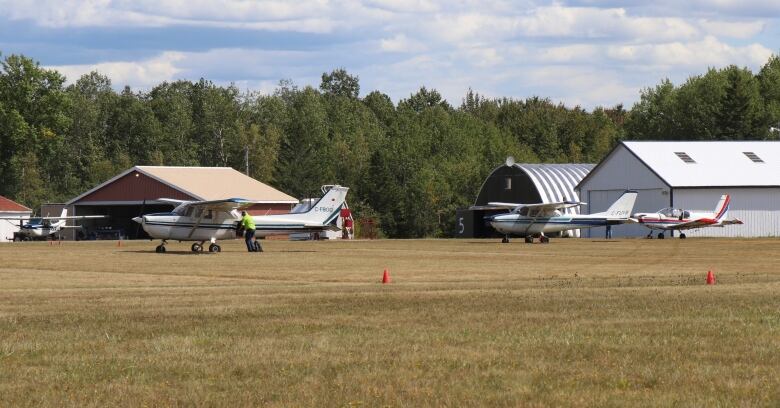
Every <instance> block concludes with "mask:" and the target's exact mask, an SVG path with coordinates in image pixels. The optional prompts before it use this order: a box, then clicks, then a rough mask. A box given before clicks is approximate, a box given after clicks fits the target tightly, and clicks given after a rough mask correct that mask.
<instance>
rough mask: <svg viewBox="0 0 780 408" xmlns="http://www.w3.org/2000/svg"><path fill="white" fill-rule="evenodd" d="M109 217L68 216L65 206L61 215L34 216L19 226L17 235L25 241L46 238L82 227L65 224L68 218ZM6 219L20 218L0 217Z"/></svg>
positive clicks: (90, 217) (100, 216)
mask: <svg viewBox="0 0 780 408" xmlns="http://www.w3.org/2000/svg"><path fill="white" fill-rule="evenodd" d="M96 218H107V216H105V215H71V216H68V209H67V208H63V209H62V213H61V215H60V216H59V217H34V218H30V219H29V220H28V221H27V222H25V223H23V224H21V225H20V226H19V232H18V233H16V235H17V236H18V237H19V239H21V240H24V241H33V240H40V239H46V238H48V237H49V236H50V235H53V234H55V233H57V232H60V231H62V230H63V229H65V228H81V226H79V225H65V223H66V222H67V220H85V219H96ZM0 220H6V221H9V222H10V221H11V220H15V221H19V218H18V217H17V218H0Z"/></svg>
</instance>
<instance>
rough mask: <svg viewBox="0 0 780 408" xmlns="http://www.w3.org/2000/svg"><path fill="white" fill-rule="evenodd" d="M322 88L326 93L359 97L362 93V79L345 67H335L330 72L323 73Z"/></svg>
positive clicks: (352, 97)
mask: <svg viewBox="0 0 780 408" xmlns="http://www.w3.org/2000/svg"><path fill="white" fill-rule="evenodd" d="M320 90H322V92H323V93H324V94H325V95H331V96H341V97H345V98H351V99H357V97H358V95H359V94H360V80H359V78H358V77H357V76H353V75H350V74H349V73H348V72H347V71H346V70H345V69H344V68H339V69H334V70H333V71H331V72H330V73H323V74H322V82H321V83H320Z"/></svg>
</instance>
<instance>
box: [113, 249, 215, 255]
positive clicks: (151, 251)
mask: <svg viewBox="0 0 780 408" xmlns="http://www.w3.org/2000/svg"><path fill="white" fill-rule="evenodd" d="M121 252H130V253H136V254H155V253H157V252H155V251H154V249H149V250H141V249H137V250H133V251H121ZM216 254H218V252H208V251H204V252H192V251H165V252H162V253H159V255H161V256H162V255H191V256H198V255H216Z"/></svg>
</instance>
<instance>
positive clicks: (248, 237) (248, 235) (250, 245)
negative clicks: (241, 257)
mask: <svg viewBox="0 0 780 408" xmlns="http://www.w3.org/2000/svg"><path fill="white" fill-rule="evenodd" d="M254 237H255V230H246V232H244V241H246V250H247V251H249V252H256V251H257V248H255V241H254V240H252V238H254Z"/></svg>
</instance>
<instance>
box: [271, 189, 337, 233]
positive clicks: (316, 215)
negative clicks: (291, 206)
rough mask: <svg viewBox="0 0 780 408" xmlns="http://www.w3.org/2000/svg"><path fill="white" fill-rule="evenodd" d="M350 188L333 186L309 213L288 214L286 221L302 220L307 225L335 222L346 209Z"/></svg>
mask: <svg viewBox="0 0 780 408" xmlns="http://www.w3.org/2000/svg"><path fill="white" fill-rule="evenodd" d="M348 191H349V187H342V186H333V187H331V188H330V190H328V191H327V192H326V193H325V195H324V196H323V197H322V198H320V199H319V201H317V202H316V203H314V205H312V206H311V208H310V209H309V211H306V212H304V213H298V214H288V215H285V216H284V217H285V218H286V219H293V220H300V221H303V222H305V223H307V224H310V223H316V224H321V225H327V224H330V223H331V222H333V220H335V219H336V218H337V217H338V216H339V212H340V211H341V209H342V208H343V207H344V201H345V200H346V199H347V192H348Z"/></svg>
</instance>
